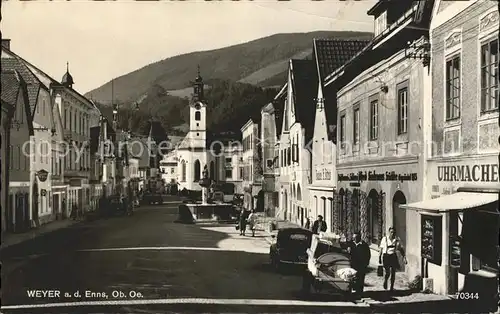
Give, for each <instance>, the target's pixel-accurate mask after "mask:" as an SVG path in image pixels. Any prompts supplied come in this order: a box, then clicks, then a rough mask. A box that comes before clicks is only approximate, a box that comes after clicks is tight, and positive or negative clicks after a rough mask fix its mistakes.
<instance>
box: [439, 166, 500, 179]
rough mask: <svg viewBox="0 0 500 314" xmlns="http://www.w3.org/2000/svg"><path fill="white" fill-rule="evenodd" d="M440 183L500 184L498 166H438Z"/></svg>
mask: <svg viewBox="0 0 500 314" xmlns="http://www.w3.org/2000/svg"><path fill="white" fill-rule="evenodd" d="M437 170H438V180H439V181H464V182H466V181H467V182H479V181H481V182H498V181H499V175H498V165H497V164H482V165H459V166H438V167H437Z"/></svg>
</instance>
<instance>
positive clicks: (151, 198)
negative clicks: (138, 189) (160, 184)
mask: <svg viewBox="0 0 500 314" xmlns="http://www.w3.org/2000/svg"><path fill="white" fill-rule="evenodd" d="M141 201H142V202H141V203H142V204H148V205H152V204H159V205H162V204H163V197H162V195H161V194H160V193H156V192H145V193H144V194H143V196H142V199H141Z"/></svg>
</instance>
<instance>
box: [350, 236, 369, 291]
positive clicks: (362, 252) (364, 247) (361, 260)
mask: <svg viewBox="0 0 500 314" xmlns="http://www.w3.org/2000/svg"><path fill="white" fill-rule="evenodd" d="M348 250H349V253H350V254H351V267H352V268H353V269H355V270H356V280H355V282H354V286H353V288H354V290H355V291H356V293H357V294H361V293H363V289H364V286H365V276H366V272H367V270H368V265H369V264H370V257H371V252H370V247H369V246H368V244H367V243H366V242H365V241H363V240H361V234H360V233H359V232H355V233H354V235H353V241H352V243H351V245H350V246H349V248H348Z"/></svg>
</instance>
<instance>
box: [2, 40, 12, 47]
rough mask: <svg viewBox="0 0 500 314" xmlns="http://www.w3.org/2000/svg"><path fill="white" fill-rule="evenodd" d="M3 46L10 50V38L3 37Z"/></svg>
mask: <svg viewBox="0 0 500 314" xmlns="http://www.w3.org/2000/svg"><path fill="white" fill-rule="evenodd" d="M2 47H3V48H5V49H8V50H10V39H2Z"/></svg>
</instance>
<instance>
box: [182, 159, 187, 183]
mask: <svg viewBox="0 0 500 314" xmlns="http://www.w3.org/2000/svg"><path fill="white" fill-rule="evenodd" d="M181 168H182V169H181V181H182V182H185V181H186V163H185V162H184V161H182V163H181Z"/></svg>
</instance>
